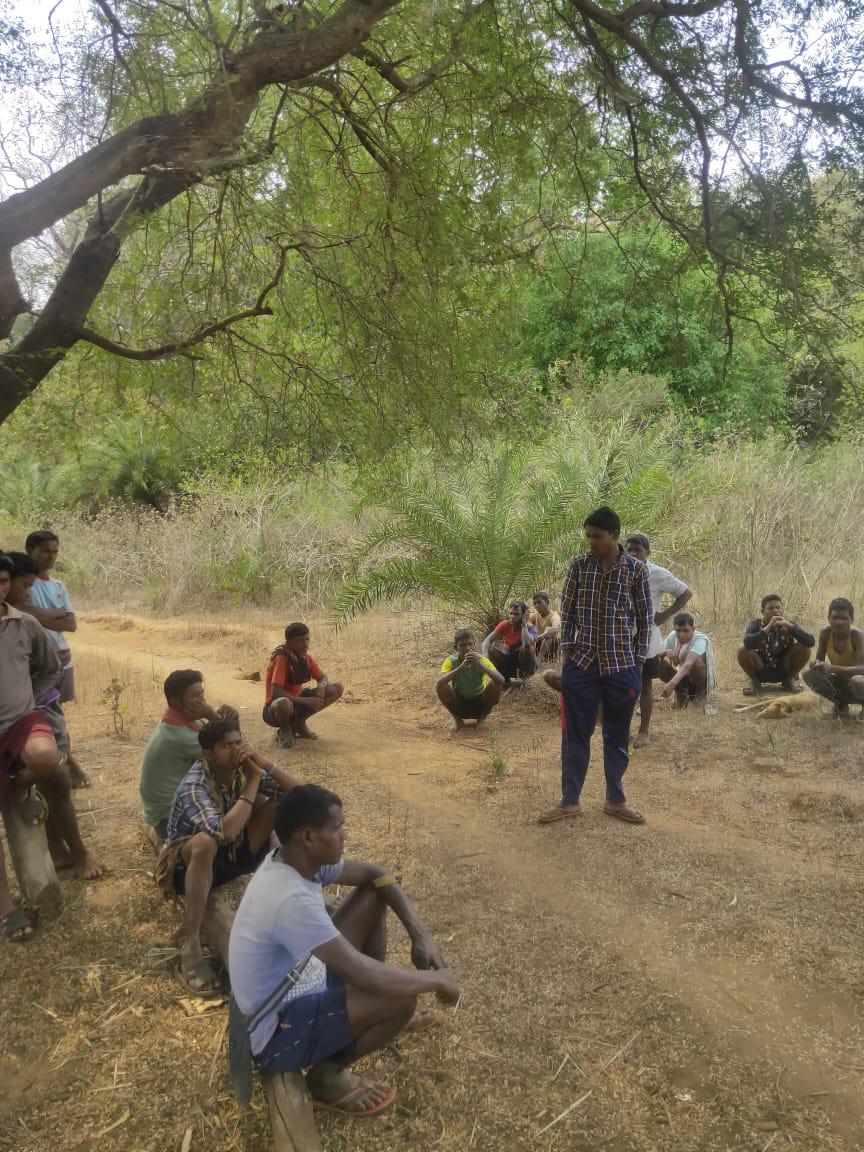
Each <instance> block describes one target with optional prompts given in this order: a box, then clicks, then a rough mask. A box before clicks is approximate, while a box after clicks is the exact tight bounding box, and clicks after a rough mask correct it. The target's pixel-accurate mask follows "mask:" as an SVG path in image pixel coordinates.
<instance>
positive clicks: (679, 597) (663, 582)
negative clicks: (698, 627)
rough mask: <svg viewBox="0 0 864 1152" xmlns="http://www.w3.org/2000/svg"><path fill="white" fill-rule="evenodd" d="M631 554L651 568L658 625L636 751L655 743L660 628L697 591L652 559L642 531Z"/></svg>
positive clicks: (645, 673) (632, 539) (646, 667)
mask: <svg viewBox="0 0 864 1152" xmlns="http://www.w3.org/2000/svg"><path fill="white" fill-rule="evenodd" d="M626 547H627V551H628V552H629V553H630V555H631V556H635V557H636V559H637V560H642V561H643V562H644V563H645V564H647V565H648V586H649V588H650V589H651V605H652V609H653V612H654V622H653V624H652V627H651V636H650V638H649V640H648V659H647V660H646V661H645V663H644V664H643V665H642V692H641V695H640V697H639V713H640V715H639V731H638V733H637V734H636V737H635V738H634V740H633V747H634V748H644V747H645V745H646V744H648V743H649V742H650V740H651V713H652V711H653V709H654V696H653V692H652V681H653V680H656V679H657V677H658V676H659V675H660V671H659V660H660V653H661V652H662V651H663V633H662V632H661V631H660V625H661V624H665V623H666V621H667V620H671V619H672V617H673V616H674V615H675V614H676V613H677V612H680V611H681V610H682V608H683V607H684V605H685V604H686V603H687V602H688V601H689V600H690V598H691V597H692V595H693V589H692V588H691V587H690V585H689V584H685V583H684V581H683V580H679V579H678V577H677V576H673V575H672V573H671V572H670V571H669V570H668V568H661V567H660V565H659V564H655V563H654V562H653V560H649V558H648V557H649V554H650V552H651V542H650V541H649V539H648V537H647V536H643V535H642V533H641V532H634V533H633V535H632V536H628V537H627V545H626ZM664 595H666V596H672V597H674V599H673V601H672V603H671V604H670V605H669V607H668V608H663V607H662V603H663V596H664Z"/></svg>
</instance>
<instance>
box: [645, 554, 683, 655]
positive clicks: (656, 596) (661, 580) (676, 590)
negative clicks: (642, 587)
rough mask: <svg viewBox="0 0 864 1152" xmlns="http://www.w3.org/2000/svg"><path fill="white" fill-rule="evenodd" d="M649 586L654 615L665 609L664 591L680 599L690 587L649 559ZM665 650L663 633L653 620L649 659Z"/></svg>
mask: <svg viewBox="0 0 864 1152" xmlns="http://www.w3.org/2000/svg"><path fill="white" fill-rule="evenodd" d="M648 587H649V588H650V589H651V611H652V613H653V614H654V615H656V614H657V613H658V612H662V610H663V593H664V592H666V593H668V595H670V596H671V597H673V599H676V600H677V599H678V597H679V596H680V595H681V593H682V592H686V591H687V589H688V588H689V585H688V584H685V583H684V581H683V580H679V579H678V577H677V576H673V575H672V573H671V572H670V571H669V569H668V568H661V567H660V565H659V564H654V563H653V562H652V561H651V560H649V561H648ZM662 651H663V633H662V632H661V631H660V628H659V626H658V625H657V624H655V623H654V620H653V615H652V620H651V636H650V638H649V640H648V659H649V660H650V659H651V657H652V656H659V655H660V653H661V652H662Z"/></svg>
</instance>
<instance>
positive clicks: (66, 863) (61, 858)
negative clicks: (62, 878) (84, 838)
mask: <svg viewBox="0 0 864 1152" xmlns="http://www.w3.org/2000/svg"><path fill="white" fill-rule="evenodd" d="M51 861H52V863H53V865H54V870H55V872H62V871H63V869H64V868H71V867H72V866H73V864H74V863H75V861H74V860H73V859H72V856H71V855H70V853H69V852H58V853H57V854H56V855H55V854H54V853H53V852H52V853H51Z"/></svg>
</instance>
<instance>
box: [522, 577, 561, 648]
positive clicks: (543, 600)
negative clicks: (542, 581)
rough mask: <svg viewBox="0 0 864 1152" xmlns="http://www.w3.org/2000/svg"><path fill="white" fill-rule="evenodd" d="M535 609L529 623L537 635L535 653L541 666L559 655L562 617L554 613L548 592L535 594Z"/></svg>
mask: <svg viewBox="0 0 864 1152" xmlns="http://www.w3.org/2000/svg"><path fill="white" fill-rule="evenodd" d="M531 603H532V604H533V605H534V607H533V608H532V609H531V611H530V612H529V613H528V623H529V624H531V625H532V627H533V628H534V630H535V632H536V633H537V640H536V643H535V651H536V653H537V661H538V663H540V664H544V663H548V662H549V661H550V660H554V659H555V658H556V657H557V655H558V650H559V638H560V636H561V617H560V615H559V614H558V613H557V612H555V611H553V609H552V601H551V600H550V599H549V593H548V592H535V593H534V595H533V596H532V597H531Z"/></svg>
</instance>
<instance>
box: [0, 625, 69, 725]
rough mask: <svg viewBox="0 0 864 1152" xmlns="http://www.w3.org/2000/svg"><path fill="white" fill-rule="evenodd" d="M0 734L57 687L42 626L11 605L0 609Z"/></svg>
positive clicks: (56, 667) (56, 665)
mask: <svg viewBox="0 0 864 1152" xmlns="http://www.w3.org/2000/svg"><path fill="white" fill-rule="evenodd" d="M0 613H2V614H0V733H3V732H5V731H6V730H7V729H8V728H11V727H12V725H13V724H14V723H15V721H16V720H20V719H21V717H22V716H24V715H25V714H26V713H27V712H32V711H33V710H34V708H35V707H36V701H37V700H39V699H40V698H41V697H42V696H44V694H45V693H46V692H47V691H48V689H49V688H53V687H54V686H55V685H56V683H57V677H58V676H59V675H60V661H59V659H58V658H57V649H56V648H55V647H54V645H53V644H52V643H51V641H50V639H49V638H48V633H47V632H46V631H45V629H44V628H43V627H42V625H41V624H40V623H39V622H38V620H35V619H34V618H33V617H32V616H28V615H27V613H26V612H19V611H18V609H17V608H13V607H12V605H11V604H7V605H6V610H5V612H3V610H2V608H0Z"/></svg>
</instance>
